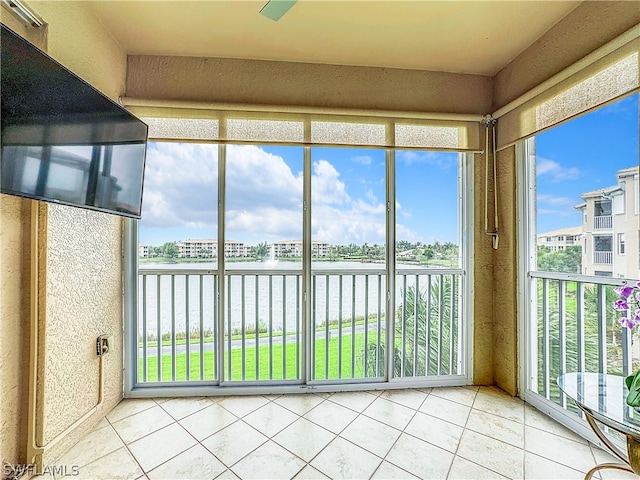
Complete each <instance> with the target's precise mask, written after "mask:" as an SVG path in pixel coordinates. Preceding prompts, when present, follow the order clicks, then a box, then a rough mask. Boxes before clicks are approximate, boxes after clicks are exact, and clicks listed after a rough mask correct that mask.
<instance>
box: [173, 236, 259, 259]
mask: <svg viewBox="0 0 640 480" xmlns="http://www.w3.org/2000/svg"><path fill="white" fill-rule="evenodd" d="M176 245H177V246H178V256H179V257H182V258H217V256H218V240H216V239H215V238H205V239H189V240H181V241H179V242H176ZM249 250H250V247H249V246H248V245H247V244H246V243H244V242H237V241H235V240H226V241H225V242H224V254H225V256H226V257H247V256H248V255H249Z"/></svg>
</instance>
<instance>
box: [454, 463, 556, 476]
mask: <svg viewBox="0 0 640 480" xmlns="http://www.w3.org/2000/svg"><path fill="white" fill-rule="evenodd" d="M476 479H482V480H507V477H505V476H503V475H500V474H499V473H497V472H494V471H493V470H489V469H488V468H484V467H483V466H480V465H478V464H477V463H473V462H470V461H469V460H466V459H464V458H462V457H456V458H454V459H453V465H451V470H450V471H449V475H448V476H447V480H476ZM549 480H551V479H549Z"/></svg>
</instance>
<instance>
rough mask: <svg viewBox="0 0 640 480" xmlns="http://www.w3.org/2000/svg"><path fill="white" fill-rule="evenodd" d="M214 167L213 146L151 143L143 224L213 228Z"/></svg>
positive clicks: (214, 216)
mask: <svg viewBox="0 0 640 480" xmlns="http://www.w3.org/2000/svg"><path fill="white" fill-rule="evenodd" d="M156 145H157V148H155V146H156ZM217 164H218V147H217V146H216V145H198V144H177V143H162V144H152V145H151V146H150V147H149V149H148V150H147V161H146V168H145V179H144V191H143V202H142V224H143V225H144V226H148V227H213V226H215V224H216V217H217V210H218V205H217V196H218V194H217V191H218V170H217Z"/></svg>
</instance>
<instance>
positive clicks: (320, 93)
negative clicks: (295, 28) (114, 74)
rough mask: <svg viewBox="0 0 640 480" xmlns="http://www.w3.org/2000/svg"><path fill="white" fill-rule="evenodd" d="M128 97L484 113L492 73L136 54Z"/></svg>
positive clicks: (488, 104)
mask: <svg viewBox="0 0 640 480" xmlns="http://www.w3.org/2000/svg"><path fill="white" fill-rule="evenodd" d="M127 96H128V97H135V98H142V99H153V100H179V101H200V102H219V103H246V104H249V105H284V106H308V107H326V108H351V109H377V110H396V111H397V110H400V111H414V112H438V113H441V112H442V113H473V114H479V115H483V114H485V113H487V112H488V111H489V109H490V107H491V78H490V77H484V76H480V75H460V74H452V73H442V72H426V71H418V70H402V69H394V68H375V67H352V66H339V65H318V64H308V63H291V62H273V61H256V60H238V59H224V58H193V57H160V56H144V55H130V56H129V59H128V67H127Z"/></svg>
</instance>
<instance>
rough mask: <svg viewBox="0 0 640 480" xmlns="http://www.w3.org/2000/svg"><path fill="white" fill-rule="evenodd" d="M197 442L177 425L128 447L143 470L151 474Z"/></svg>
mask: <svg viewBox="0 0 640 480" xmlns="http://www.w3.org/2000/svg"><path fill="white" fill-rule="evenodd" d="M195 443H196V440H195V439H194V438H193V437H192V436H191V435H189V434H188V433H187V431H186V430H185V429H184V428H182V427H181V426H180V425H178V424H177V423H172V424H171V425H169V426H168V427H164V428H163V429H161V430H158V431H157V432H153V433H152V434H150V435H147V436H146V437H142V438H141V439H139V440H136V441H135V442H133V443H130V444H129V445H128V447H129V450H131V453H133V456H134V457H136V460H137V461H138V463H140V466H141V467H142V469H143V470H144V471H145V473H146V472H149V471H151V470H153V469H154V468H156V467H157V466H158V465H160V464H162V463H164V462H166V461H167V460H169V459H171V458H173V457H175V456H176V455H178V454H179V453H182V452H184V451H185V450H187V449H188V448H191V447H192V446H193V445H195Z"/></svg>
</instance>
